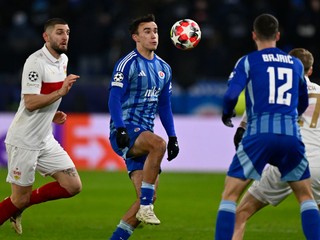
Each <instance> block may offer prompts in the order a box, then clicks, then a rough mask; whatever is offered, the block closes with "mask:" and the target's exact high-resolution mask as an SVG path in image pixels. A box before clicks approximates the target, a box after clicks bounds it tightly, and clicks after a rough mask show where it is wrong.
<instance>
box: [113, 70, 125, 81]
mask: <svg viewBox="0 0 320 240" xmlns="http://www.w3.org/2000/svg"><path fill="white" fill-rule="evenodd" d="M113 80H114V81H116V82H121V81H122V80H123V74H122V73H121V72H117V73H116V74H115V75H114V76H113Z"/></svg>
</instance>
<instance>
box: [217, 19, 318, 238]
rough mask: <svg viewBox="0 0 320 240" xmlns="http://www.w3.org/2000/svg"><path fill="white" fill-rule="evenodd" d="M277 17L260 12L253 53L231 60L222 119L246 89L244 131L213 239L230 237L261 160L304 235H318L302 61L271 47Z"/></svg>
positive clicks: (228, 118)
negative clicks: (295, 207) (286, 193)
mask: <svg viewBox="0 0 320 240" xmlns="http://www.w3.org/2000/svg"><path fill="white" fill-rule="evenodd" d="M278 28H279V24H278V20H277V19H276V18H275V17H274V16H272V15H270V14H261V15H260V16H258V17H257V18H256V19H255V21H254V24H253V32H252V38H253V40H254V41H255V43H256V45H257V51H254V52H252V53H250V54H248V55H245V56H243V57H242V58H241V59H240V60H239V61H238V62H237V64H236V66H235V68H234V70H233V72H232V74H231V76H230V78H229V82H228V89H227V92H226V93H225V96H224V102H223V114H222V121H223V123H224V124H225V125H226V126H229V127H233V124H232V121H231V118H232V117H233V111H234V107H235V105H236V103H237V99H238V96H239V94H240V93H241V91H242V90H243V89H244V88H245V97H246V113H247V120H248V122H247V129H246V131H245V134H244V137H243V139H242V141H241V142H240V144H239V147H238V149H237V152H236V154H235V156H234V158H233V161H232V163H231V165H230V167H229V170H228V172H227V177H226V181H225V188H224V192H223V194H222V200H221V202H220V206H219V210H218V216H217V222H216V233H215V238H216V239H219V240H220V239H232V236H233V231H234V226H235V215H236V214H235V213H236V202H237V201H238V199H239V197H240V195H241V194H242V193H243V191H244V190H245V188H246V187H247V185H248V184H249V183H250V182H251V180H252V179H255V180H259V179H260V178H261V174H262V171H263V169H264V167H265V166H266V164H268V163H269V164H271V165H274V166H277V167H278V169H279V171H280V173H281V181H285V182H288V183H289V185H290V187H291V188H292V190H293V192H294V193H295V195H296V198H297V200H298V202H299V203H300V213H301V220H302V227H303V231H304V234H305V236H306V238H307V239H320V218H319V212H318V207H317V204H316V202H315V201H314V199H313V196H312V191H311V186H310V171H309V167H308V161H307V159H306V157H305V147H304V144H303V143H302V140H301V135H300V128H299V126H298V124H297V120H298V115H301V114H302V113H303V112H304V111H305V110H306V108H307V106H308V93H307V85H306V81H305V78H304V68H303V65H302V63H301V61H300V60H299V59H297V58H295V57H292V56H290V55H288V54H287V53H285V52H283V51H281V50H280V49H278V48H277V47H276V42H277V41H278V40H279V38H280V33H279V31H278Z"/></svg>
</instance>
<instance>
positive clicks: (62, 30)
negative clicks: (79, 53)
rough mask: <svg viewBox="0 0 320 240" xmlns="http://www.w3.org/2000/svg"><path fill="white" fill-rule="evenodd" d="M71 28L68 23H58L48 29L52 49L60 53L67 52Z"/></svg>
mask: <svg viewBox="0 0 320 240" xmlns="http://www.w3.org/2000/svg"><path fill="white" fill-rule="evenodd" d="M69 33H70V29H69V26H68V25H63V24H56V25H55V26H54V27H53V28H52V29H50V30H49V31H48V33H47V34H48V41H47V42H49V45H50V47H51V49H52V50H54V51H55V52H56V53H58V54H62V53H65V52H67V50H68V42H69Z"/></svg>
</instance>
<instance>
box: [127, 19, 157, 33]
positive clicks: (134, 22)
mask: <svg viewBox="0 0 320 240" xmlns="http://www.w3.org/2000/svg"><path fill="white" fill-rule="evenodd" d="M155 21H156V18H155V16H154V15H153V14H148V15H146V16H142V17H139V18H136V19H134V20H132V22H131V24H130V26H129V33H130V34H131V35H132V34H136V33H138V27H139V25H140V23H145V22H155Z"/></svg>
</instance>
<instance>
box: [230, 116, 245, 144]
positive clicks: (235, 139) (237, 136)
mask: <svg viewBox="0 0 320 240" xmlns="http://www.w3.org/2000/svg"><path fill="white" fill-rule="evenodd" d="M246 128H247V113H246V112H244V113H243V115H242V118H241V122H240V124H239V126H238V128H237V130H236V133H235V134H234V137H233V143H234V146H235V148H236V149H238V146H239V143H240V142H241V140H242V137H243V134H244V132H245V131H246Z"/></svg>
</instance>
